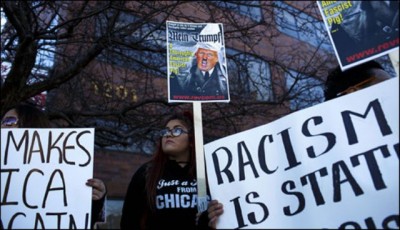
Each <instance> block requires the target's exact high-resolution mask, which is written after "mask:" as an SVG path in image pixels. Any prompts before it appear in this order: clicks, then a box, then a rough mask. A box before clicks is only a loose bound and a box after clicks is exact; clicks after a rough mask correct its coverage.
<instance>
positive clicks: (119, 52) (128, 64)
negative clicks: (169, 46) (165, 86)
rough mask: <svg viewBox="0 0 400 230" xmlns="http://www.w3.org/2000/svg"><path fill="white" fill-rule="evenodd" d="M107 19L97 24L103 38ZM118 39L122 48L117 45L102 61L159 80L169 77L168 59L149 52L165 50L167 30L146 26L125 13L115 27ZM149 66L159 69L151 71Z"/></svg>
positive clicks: (109, 50)
mask: <svg viewBox="0 0 400 230" xmlns="http://www.w3.org/2000/svg"><path fill="white" fill-rule="evenodd" d="M107 18H108V17H107V16H104V17H103V18H102V19H101V20H98V21H97V22H96V31H97V33H98V35H100V31H102V30H103V29H104V28H103V27H104V26H105V25H107V23H106V22H107ZM114 33H115V34H114V35H115V36H117V37H119V38H120V39H121V42H120V44H119V45H114V46H112V47H110V48H109V49H107V50H105V51H103V52H102V54H101V55H99V57H98V58H97V59H98V60H100V61H104V62H108V63H110V64H112V65H116V66H120V67H123V68H127V69H132V70H136V71H141V72H146V73H149V74H153V75H155V76H160V77H165V73H166V72H167V67H166V66H167V62H166V57H165V56H163V55H160V52H154V51H147V50H160V51H161V50H165V49H166V34H165V30H163V29H160V28H156V26H155V25H153V24H151V23H144V22H143V21H142V20H141V18H138V17H136V16H135V15H132V14H128V13H125V12H123V13H121V14H120V15H119V18H118V21H117V23H116V25H115V27H114ZM148 66H156V68H154V69H149V68H148Z"/></svg>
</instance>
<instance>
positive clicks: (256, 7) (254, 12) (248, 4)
mask: <svg viewBox="0 0 400 230" xmlns="http://www.w3.org/2000/svg"><path fill="white" fill-rule="evenodd" d="M213 3H214V4H215V5H217V6H219V7H223V8H226V9H229V10H232V11H234V12H236V13H239V14H241V15H244V16H246V17H249V18H251V19H252V20H254V21H256V22H260V21H261V20H262V13H261V7H260V2H259V1H233V2H232V1H231V2H226V1H213Z"/></svg>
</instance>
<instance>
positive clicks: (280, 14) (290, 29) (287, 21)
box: [274, 1, 333, 52]
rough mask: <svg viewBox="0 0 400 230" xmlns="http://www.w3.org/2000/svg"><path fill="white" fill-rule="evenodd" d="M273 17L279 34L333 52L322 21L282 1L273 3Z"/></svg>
mask: <svg viewBox="0 0 400 230" xmlns="http://www.w3.org/2000/svg"><path fill="white" fill-rule="evenodd" d="M274 16H275V22H276V24H277V28H278V30H279V31H280V32H281V33H284V34H286V35H289V36H291V37H294V38H296V39H298V40H300V41H303V42H306V43H308V44H310V45H312V46H314V47H321V48H323V49H325V50H327V51H330V52H333V48H332V45H331V43H330V42H329V39H328V33H327V31H326V28H325V25H324V23H323V21H321V20H318V19H316V18H314V17H312V16H310V15H308V14H306V13H304V12H301V11H300V10H298V9H296V8H294V7H292V6H290V5H288V4H286V3H284V2H283V1H275V6H274Z"/></svg>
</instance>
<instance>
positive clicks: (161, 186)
mask: <svg viewBox="0 0 400 230" xmlns="http://www.w3.org/2000/svg"><path fill="white" fill-rule="evenodd" d="M193 129H194V128H193V117H192V115H191V114H190V113H183V114H174V115H172V116H171V117H169V118H168V119H167V120H166V125H165V128H164V129H162V130H161V131H160V140H159V142H158V147H157V150H156V152H155V154H154V155H153V158H152V160H150V161H149V162H147V163H145V164H144V165H142V166H141V167H140V168H139V169H138V170H137V172H136V173H135V174H134V175H133V177H132V180H131V182H130V184H129V187H128V191H127V193H126V196H125V202H124V206H123V209H122V217H121V229H201V228H207V220H205V219H207V215H202V216H201V217H200V215H198V213H197V182H196V162H195V146H194V130H193ZM221 213H222V212H214V214H218V215H217V216H219V215H220V214H221ZM217 216H215V218H214V219H216V217H217ZM199 217H200V220H199V221H198V219H199ZM203 220H204V221H203ZM197 222H198V223H199V224H197ZM201 226H204V227H201Z"/></svg>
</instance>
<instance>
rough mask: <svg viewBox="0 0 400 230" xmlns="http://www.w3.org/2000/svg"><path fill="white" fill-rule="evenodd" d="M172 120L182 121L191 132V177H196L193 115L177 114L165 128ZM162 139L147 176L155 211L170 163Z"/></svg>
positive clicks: (150, 203)
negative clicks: (165, 171)
mask: <svg viewBox="0 0 400 230" xmlns="http://www.w3.org/2000/svg"><path fill="white" fill-rule="evenodd" d="M171 120H179V121H181V122H182V123H183V124H184V125H185V126H186V128H188V131H189V146H190V157H189V162H188V165H189V175H190V176H192V177H194V178H195V177H196V154H195V142H194V127H193V115H192V114H191V113H190V112H183V113H175V114H172V115H171V116H169V117H168V118H167V119H166V120H165V123H164V126H166V125H167V123H168V122H169V121H171ZM161 139H162V137H160V138H159V140H158V142H157V148H156V151H155V153H154V154H153V158H152V159H151V162H150V164H149V167H148V168H147V175H146V191H147V198H148V203H149V206H150V209H151V210H155V197H156V187H157V183H158V181H159V179H160V178H161V176H162V175H163V173H164V169H165V164H166V162H167V161H168V156H167V155H166V154H164V152H163V150H162V146H161Z"/></svg>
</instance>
